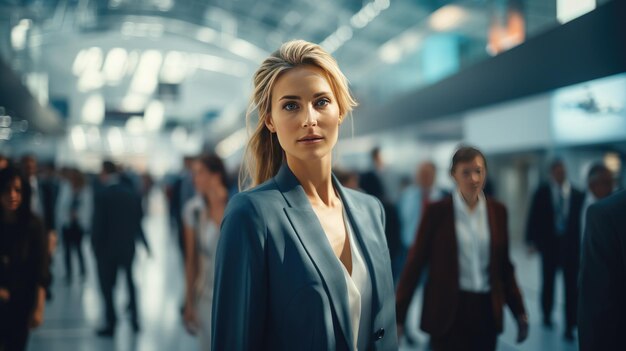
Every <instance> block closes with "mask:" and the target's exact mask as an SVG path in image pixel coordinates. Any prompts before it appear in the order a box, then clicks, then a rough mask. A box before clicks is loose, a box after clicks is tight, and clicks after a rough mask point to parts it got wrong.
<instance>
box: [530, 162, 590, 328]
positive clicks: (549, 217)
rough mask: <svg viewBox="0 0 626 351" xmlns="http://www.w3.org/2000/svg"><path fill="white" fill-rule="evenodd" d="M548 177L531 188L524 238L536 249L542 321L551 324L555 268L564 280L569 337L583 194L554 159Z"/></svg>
mask: <svg viewBox="0 0 626 351" xmlns="http://www.w3.org/2000/svg"><path fill="white" fill-rule="evenodd" d="M550 176H551V179H550V181H549V182H548V183H545V184H543V185H541V186H540V187H539V188H538V189H537V191H536V192H535V194H534V196H533V199H532V203H531V207H530V211H529V216H528V223H527V227H526V240H527V242H528V244H529V246H530V247H531V251H534V249H537V250H539V252H540V254H541V261H542V273H543V285H542V288H541V302H542V312H543V324H544V326H546V327H552V307H553V305H554V282H555V278H556V273H557V270H558V269H559V268H561V269H563V277H564V281H565V320H566V326H565V334H564V336H565V338H566V339H567V340H573V338H574V335H573V329H574V327H575V326H576V301H577V293H578V291H577V290H578V289H577V285H576V280H577V277H578V267H579V261H580V214H581V210H582V204H583V201H584V195H583V193H582V192H580V191H578V190H577V189H575V188H574V187H572V186H571V185H570V183H569V182H568V181H567V177H566V171H565V166H564V164H563V162H562V161H560V160H556V161H554V162H553V163H552V165H551V166H550Z"/></svg>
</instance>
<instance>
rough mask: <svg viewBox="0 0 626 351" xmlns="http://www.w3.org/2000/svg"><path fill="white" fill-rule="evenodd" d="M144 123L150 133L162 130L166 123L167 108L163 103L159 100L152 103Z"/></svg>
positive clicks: (149, 105) (145, 115) (144, 117)
mask: <svg viewBox="0 0 626 351" xmlns="http://www.w3.org/2000/svg"><path fill="white" fill-rule="evenodd" d="M143 121H144V123H145V126H146V128H147V129H148V130H149V131H157V130H159V129H161V126H162V125H163V122H164V121H165V108H164V107H163V103H162V102H161V101H159V100H154V101H152V102H150V103H149V104H148V107H146V112H145V113H144V115H143Z"/></svg>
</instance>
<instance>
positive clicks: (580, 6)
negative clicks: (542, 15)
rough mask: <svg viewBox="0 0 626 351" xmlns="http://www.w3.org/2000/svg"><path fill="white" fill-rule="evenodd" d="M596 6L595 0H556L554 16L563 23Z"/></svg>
mask: <svg viewBox="0 0 626 351" xmlns="http://www.w3.org/2000/svg"><path fill="white" fill-rule="evenodd" d="M595 8H596V0H557V1H556V18H557V20H558V21H559V22H560V23H561V24H563V23H567V22H569V21H571V20H573V19H575V18H578V17H580V16H582V15H584V14H586V13H587V12H591V11H593V10H594V9H595Z"/></svg>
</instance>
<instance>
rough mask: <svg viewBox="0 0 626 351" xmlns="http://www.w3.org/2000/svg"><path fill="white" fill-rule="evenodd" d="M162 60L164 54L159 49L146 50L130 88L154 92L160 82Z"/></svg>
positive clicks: (144, 92) (133, 90)
mask: <svg viewBox="0 0 626 351" xmlns="http://www.w3.org/2000/svg"><path fill="white" fill-rule="evenodd" d="M161 61H162V55H161V53H160V52H159V51H156V50H148V51H144V52H143V54H141V59H140V61H139V65H138V66H137V69H136V70H135V75H134V76H133V80H132V81H131V83H130V90H131V91H132V92H135V93H143V94H152V93H153V92H154V90H155V89H156V87H157V84H158V78H159V69H160V67H161Z"/></svg>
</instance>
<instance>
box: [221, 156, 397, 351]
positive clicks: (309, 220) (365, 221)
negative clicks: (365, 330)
mask: <svg viewBox="0 0 626 351" xmlns="http://www.w3.org/2000/svg"><path fill="white" fill-rule="evenodd" d="M333 183H334V186H335V189H337V192H338V193H339V196H340V197H341V199H342V201H343V205H344V208H345V210H346V213H347V216H348V218H347V219H348V220H349V221H350V223H351V225H352V228H353V230H354V237H356V238H357V241H358V243H359V244H360V246H361V248H362V252H363V256H364V259H365V262H366V266H367V270H368V273H369V275H370V278H371V281H372V305H371V306H372V307H371V325H372V329H371V337H370V341H369V347H367V350H396V349H397V340H396V339H397V336H396V334H397V332H396V328H395V309H394V307H395V306H394V302H393V282H392V279H391V264H390V261H389V252H388V250H387V245H386V243H385V237H384V230H383V228H384V214H383V208H382V206H381V205H380V203H379V202H378V201H376V200H375V199H374V198H372V197H370V196H368V195H365V194H362V193H359V192H357V191H353V190H350V189H346V188H344V187H342V186H341V185H340V184H339V182H338V181H337V180H336V179H335V178H333ZM349 320H350V319H349V311H348V300H347V286H346V279H345V277H344V274H343V272H342V267H341V263H340V262H339V260H338V259H337V257H336V256H335V253H334V252H333V250H332V248H331V246H330V243H329V241H328V239H327V238H326V235H325V233H324V231H323V229H322V227H321V224H320V222H319V221H318V219H317V217H316V214H315V212H314V211H313V208H312V207H311V204H310V202H309V200H308V198H307V196H306V194H305V192H304V190H303V188H302V186H301V185H300V183H299V182H298V180H297V178H296V177H295V176H294V175H293V173H292V172H291V170H289V168H288V167H287V166H286V165H285V164H284V165H283V166H282V167H281V168H280V170H279V172H278V174H277V175H276V176H275V177H274V178H272V179H270V180H269V181H267V182H265V183H263V184H262V185H260V186H258V187H256V188H254V189H252V190H250V191H246V192H242V193H239V194H237V195H235V196H234V197H233V198H232V199H231V201H230V202H229V204H228V207H227V209H226V213H225V215H224V219H223V221H222V228H221V237H220V241H219V243H218V248H217V257H216V267H215V285H214V296H213V321H212V324H213V333H212V338H213V350H229V351H231V350H233V351H236V350H272V351H279V350H320V351H321V350H354V349H355V345H354V341H353V335H352V334H353V332H352V328H351V326H350V322H349Z"/></svg>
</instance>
